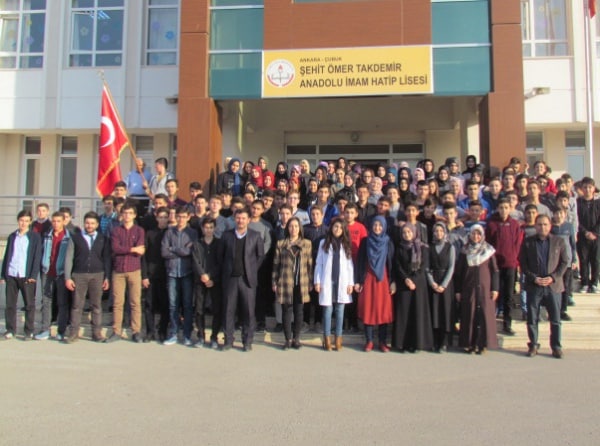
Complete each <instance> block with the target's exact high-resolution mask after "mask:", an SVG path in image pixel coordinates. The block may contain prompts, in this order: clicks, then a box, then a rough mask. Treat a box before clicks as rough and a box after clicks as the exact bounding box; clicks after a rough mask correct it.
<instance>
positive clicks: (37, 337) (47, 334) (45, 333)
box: [33, 331, 50, 341]
mask: <svg viewBox="0 0 600 446" xmlns="http://www.w3.org/2000/svg"><path fill="white" fill-rule="evenodd" d="M33 338H34V339H35V340H36V341H47V340H48V338H50V332H49V331H42V332H41V333H38V334H36V335H35V336H34V337H33Z"/></svg>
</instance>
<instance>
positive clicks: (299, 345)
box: [292, 339, 302, 350]
mask: <svg viewBox="0 0 600 446" xmlns="http://www.w3.org/2000/svg"><path fill="white" fill-rule="evenodd" d="M292 347H293V348H295V349H296V350H300V347H302V344H300V341H297V340H295V339H294V340H293V341H292Z"/></svg>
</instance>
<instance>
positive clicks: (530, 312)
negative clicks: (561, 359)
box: [527, 286, 561, 349]
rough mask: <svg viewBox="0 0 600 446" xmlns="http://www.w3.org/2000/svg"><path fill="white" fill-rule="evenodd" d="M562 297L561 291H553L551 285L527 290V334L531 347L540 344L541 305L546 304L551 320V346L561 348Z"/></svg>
mask: <svg viewBox="0 0 600 446" xmlns="http://www.w3.org/2000/svg"><path fill="white" fill-rule="evenodd" d="M530 291H532V292H530ZM560 299H561V297H560V293H553V292H552V290H551V289H550V287H542V286H535V287H534V289H533V290H531V289H528V290H527V334H528V335H529V346H530V347H532V346H535V347H536V348H537V347H538V346H539V343H538V323H539V320H540V307H541V306H542V305H544V306H545V307H546V310H548V319H549V321H550V347H551V348H552V349H556V348H560V346H561V345H560Z"/></svg>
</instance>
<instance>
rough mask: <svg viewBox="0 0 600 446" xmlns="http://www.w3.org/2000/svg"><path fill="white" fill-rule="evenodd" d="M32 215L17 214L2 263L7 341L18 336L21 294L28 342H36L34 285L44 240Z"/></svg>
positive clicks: (0, 275) (1, 278)
mask: <svg viewBox="0 0 600 446" xmlns="http://www.w3.org/2000/svg"><path fill="white" fill-rule="evenodd" d="M31 220H32V216H31V212H29V211H27V210H22V211H20V212H19V213H18V214H17V225H18V226H17V230H16V231H15V232H13V233H11V234H10V235H9V236H8V240H7V241H6V252H5V254H4V260H3V261H2V271H1V274H0V283H6V310H5V312H4V315H5V318H6V332H5V333H4V339H12V338H14V336H15V334H16V333H17V299H18V297H19V291H20V292H21V295H22V296H23V302H24V304H25V340H26V341H28V340H31V339H33V331H34V328H35V325H34V324H35V320H34V318H35V283H36V280H37V277H38V274H39V273H40V260H41V256H42V239H41V237H40V235H39V234H38V233H37V232H33V231H32V230H30V226H31Z"/></svg>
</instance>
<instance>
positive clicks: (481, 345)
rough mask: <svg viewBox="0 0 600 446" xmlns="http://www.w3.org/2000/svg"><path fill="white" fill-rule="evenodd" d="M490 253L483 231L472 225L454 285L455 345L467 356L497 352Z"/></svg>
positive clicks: (493, 262) (496, 276)
mask: <svg viewBox="0 0 600 446" xmlns="http://www.w3.org/2000/svg"><path fill="white" fill-rule="evenodd" d="M494 253H495V250H494V248H493V246H492V245H490V244H489V243H487V242H486V241H485V231H484V230H483V227H482V226H481V225H478V224H476V225H473V226H472V227H471V232H470V233H469V240H468V242H467V244H466V245H465V246H464V248H463V249H462V252H461V253H460V255H459V257H458V263H457V265H456V274H455V278H456V279H455V281H454V286H455V291H456V299H457V300H458V301H459V302H460V336H459V345H460V346H461V347H462V348H463V349H464V350H465V352H467V353H473V352H475V353H477V354H481V353H484V352H485V351H486V349H488V348H498V340H497V338H496V299H497V298H498V290H499V285H500V284H499V272H498V265H497V264H496V257H495V256H494Z"/></svg>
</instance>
